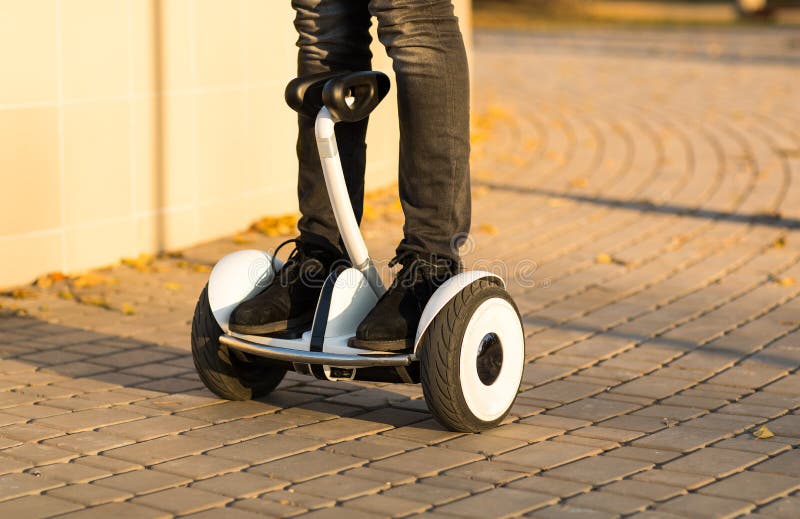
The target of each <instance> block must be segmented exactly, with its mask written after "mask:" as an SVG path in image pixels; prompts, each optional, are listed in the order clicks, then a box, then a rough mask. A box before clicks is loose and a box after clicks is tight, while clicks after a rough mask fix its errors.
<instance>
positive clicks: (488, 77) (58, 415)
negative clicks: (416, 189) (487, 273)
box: [0, 29, 800, 519]
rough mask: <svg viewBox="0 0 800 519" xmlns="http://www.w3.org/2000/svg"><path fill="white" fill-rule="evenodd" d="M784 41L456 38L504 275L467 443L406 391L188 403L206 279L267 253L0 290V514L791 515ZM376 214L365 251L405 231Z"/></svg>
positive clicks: (795, 460) (168, 261) (788, 73)
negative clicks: (492, 365)
mask: <svg viewBox="0 0 800 519" xmlns="http://www.w3.org/2000/svg"><path fill="white" fill-rule="evenodd" d="M798 41H799V40H798V38H797V35H796V33H792V32H789V31H784V30H775V31H770V30H768V29H753V30H746V29H736V30H725V31H718V32H714V31H703V30H699V29H698V30H695V31H693V32H681V31H674V30H672V31H663V32H655V31H652V32H651V31H632V32H626V31H615V32H608V33H605V32H599V31H598V32H595V31H579V32H567V31H556V32H548V33H544V34H540V35H537V36H524V35H514V34H510V33H487V32H484V33H479V34H478V37H477V41H476V45H477V48H476V54H477V55H476V68H475V71H474V72H475V80H476V84H477V88H476V95H475V100H476V121H475V122H476V125H475V126H476V129H475V136H474V141H475V152H474V176H473V189H474V206H475V217H474V241H473V242H472V244H471V245H470V250H468V251H467V256H466V258H467V264H468V266H480V265H482V266H486V264H485V262H486V261H487V260H492V261H491V262H490V266H491V267H493V268H500V267H504V268H505V269H506V276H507V277H508V278H509V281H510V290H511V292H512V294H513V295H514V297H515V298H516V300H517V302H518V304H519V306H520V310H521V312H522V313H523V315H524V319H525V325H526V334H527V358H528V362H529V364H528V366H527V368H526V371H525V375H524V382H523V387H522V389H521V392H520V394H519V398H518V400H517V404H516V406H515V407H514V409H513V411H512V415H511V416H510V417H509V419H508V423H507V424H505V425H503V426H501V427H499V428H497V429H496V430H493V431H490V432H487V433H484V434H480V435H464V434H455V433H450V432H446V431H443V430H442V429H441V428H440V427H439V426H437V425H436V423H435V422H434V421H433V420H432V418H431V417H430V415H429V414H428V412H427V409H426V406H425V402H424V400H423V399H422V394H421V389H420V388H419V387H418V386H405V385H386V384H360V383H359V384H348V383H328V382H321V381H316V380H314V379H310V378H306V377H302V376H296V375H294V374H290V375H289V376H287V378H286V380H285V382H284V383H283V384H282V385H281V387H280V388H279V389H278V390H277V391H276V392H275V393H274V394H273V395H271V396H270V397H269V398H267V399H265V400H263V401H252V402H223V401H220V400H218V399H216V398H214V397H213V396H212V395H211V394H210V393H208V392H207V391H206V390H205V389H204V388H203V386H202V384H201V382H200V381H199V379H198V378H197V376H196V375H195V373H194V369H193V366H192V359H191V356H190V355H189V353H188V349H189V344H188V329H189V325H188V323H189V320H190V319H191V314H192V309H193V305H194V302H195V299H196V297H197V294H198V293H199V292H200V289H201V288H202V286H203V284H204V283H205V280H206V278H207V275H208V274H207V270H208V265H211V264H213V262H214V261H215V260H216V259H218V258H219V257H220V256H221V255H223V254H224V253H225V252H227V251H230V250H235V249H237V248H269V247H273V246H274V245H276V244H277V243H279V242H280V241H281V240H282V238H281V237H272V238H270V237H265V236H262V235H259V234H256V233H247V234H245V235H243V236H240V237H237V238H236V239H230V238H228V239H225V240H220V241H218V242H214V243H210V244H207V245H204V246H200V247H196V248H193V249H191V250H187V251H184V252H183V254H182V255H181V256H175V257H165V258H160V259H157V260H155V261H152V262H151V261H147V260H144V259H143V260H141V261H132V262H129V264H126V265H122V266H118V267H115V268H112V269H109V270H107V271H101V272H95V273H92V274H90V275H86V276H82V277H79V278H76V279H72V280H70V281H69V282H67V280H59V279H58V278H55V279H50V278H47V279H43V280H42V281H41V282H40V286H38V287H35V288H23V289H20V290H18V291H16V296H17V298H16V299H15V298H12V297H3V298H0V304H2V305H3V307H4V309H3V310H0V311H2V312H3V314H0V315H2V317H0V359H2V360H0V517H4V518H5V517H7V518H12V517H14V518H16V517H44V516H53V515H58V514H64V513H68V517H82V518H83V517H87V518H88V517H98V518H106V517H114V516H118V517H170V516H174V515H178V516H183V515H191V516H192V517H198V518H201V517H202V518H204V519H205V518H213V517H224V518H230V519H239V518H242V519H247V518H253V519H255V518H257V517H264V516H283V517H287V516H294V515H298V516H299V515H304V516H306V517H313V518H324V517H347V518H349V519H361V518H368V517H385V516H395V517H401V516H412V515H416V514H419V513H424V514H426V515H427V516H430V517H452V516H462V517H476V518H486V517H512V516H519V515H528V516H531V517H556V516H561V515H564V514H574V515H576V516H581V517H584V516H585V517H595V516H596V517H610V516H618V515H628V514H633V513H636V512H645V514H647V515H649V516H651V517H675V516H708V517H711V516H714V517H734V516H737V515H741V514H746V513H748V512H756V513H757V514H759V515H762V516H764V517H776V518H794V517H798V516H800V494H799V493H798V489H800V450H798V443H800V411H798V407H799V406H800V373H798V369H799V368H800V332H798V330H800V299H798V294H799V293H800V282H798V281H799V280H800V263H799V261H800V103H798V90H797V77H798V71H799V70H800V68H799V67H800V51H799V50H798V48H800V45H799V44H798ZM371 204H372V205H373V206H372V207H371V209H370V211H368V213H367V214H368V216H369V217H371V219H370V220H369V221H367V222H366V223H365V228H366V232H365V234H366V235H367V239H368V241H369V243H370V245H371V246H372V248H373V252H374V253H375V255H376V256H377V257H380V258H388V257H390V256H391V254H392V249H393V245H394V243H395V242H396V240H397V238H398V236H399V232H400V230H399V223H398V220H399V218H400V215H399V214H398V213H397V211H396V207H395V205H394V204H393V203H392V198H391V197H384V198H380V197H378V199H376V200H374V201H372V202H371ZM245 242H246V243H245ZM51 283H52V286H50V284H51ZM23 310H24V313H26V314H27V315H13V314H15V313H17V314H21V313H23V312H22V311H23ZM762 426H765V428H764V429H760V428H761V427H762ZM756 431H760V435H761V436H762V438H761V439H758V438H756V437H755V436H754V432H756Z"/></svg>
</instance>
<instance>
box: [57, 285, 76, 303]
mask: <svg viewBox="0 0 800 519" xmlns="http://www.w3.org/2000/svg"><path fill="white" fill-rule="evenodd" d="M58 297H60V298H61V299H65V300H67V301H72V300H73V299H75V296H74V295H72V292H70V291H69V289H68V288H65V289H63V290H61V292H59V293H58Z"/></svg>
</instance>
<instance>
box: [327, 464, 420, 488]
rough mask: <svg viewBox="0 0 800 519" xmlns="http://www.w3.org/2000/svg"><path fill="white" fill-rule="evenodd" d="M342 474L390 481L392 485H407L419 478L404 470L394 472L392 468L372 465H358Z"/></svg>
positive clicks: (385, 481) (384, 481) (383, 481)
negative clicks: (376, 467) (403, 471)
mask: <svg viewBox="0 0 800 519" xmlns="http://www.w3.org/2000/svg"><path fill="white" fill-rule="evenodd" d="M342 475H344V476H351V477H354V478H364V479H371V480H373V481H379V482H381V483H389V484H391V485H405V484H408V483H413V482H414V481H415V480H416V479H417V478H416V477H415V476H412V475H411V474H403V473H402V472H394V471H391V470H381V469H374V468H371V467H358V468H355V469H349V470H345V471H344V472H343V473H342Z"/></svg>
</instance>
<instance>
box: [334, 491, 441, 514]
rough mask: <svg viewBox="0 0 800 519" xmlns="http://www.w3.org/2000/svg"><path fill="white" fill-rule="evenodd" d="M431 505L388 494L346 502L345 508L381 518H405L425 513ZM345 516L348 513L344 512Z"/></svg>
mask: <svg viewBox="0 0 800 519" xmlns="http://www.w3.org/2000/svg"><path fill="white" fill-rule="evenodd" d="M430 506H431V505H429V504H427V503H420V502H418V501H412V500H410V499H403V498H400V497H394V496H389V495H386V494H377V495H375V494H374V495H371V496H363V497H358V498H356V499H353V500H350V501H346V502H345V504H344V508H346V509H355V510H362V511H364V512H371V513H374V514H379V515H381V516H390V517H403V516H407V515H410V514H415V513H420V512H424V511H425V510H427V509H428V508H430ZM342 512H343V513H344V514H345V515H346V512H344V511H342Z"/></svg>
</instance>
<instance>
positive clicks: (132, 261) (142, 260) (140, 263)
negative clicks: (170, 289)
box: [122, 253, 155, 272]
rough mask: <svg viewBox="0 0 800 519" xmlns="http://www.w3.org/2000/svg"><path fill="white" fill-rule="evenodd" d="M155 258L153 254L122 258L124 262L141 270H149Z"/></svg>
mask: <svg viewBox="0 0 800 519" xmlns="http://www.w3.org/2000/svg"><path fill="white" fill-rule="evenodd" d="M154 259H155V258H154V257H153V256H152V255H151V254H144V253H142V254H139V256H137V257H135V258H122V264H123V265H127V266H128V267H132V268H135V269H136V270H138V271H139V272H147V271H148V270H149V269H150V265H151V264H152V263H153V260H154Z"/></svg>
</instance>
